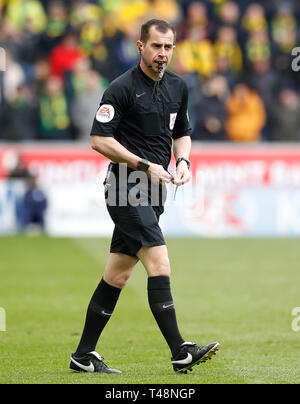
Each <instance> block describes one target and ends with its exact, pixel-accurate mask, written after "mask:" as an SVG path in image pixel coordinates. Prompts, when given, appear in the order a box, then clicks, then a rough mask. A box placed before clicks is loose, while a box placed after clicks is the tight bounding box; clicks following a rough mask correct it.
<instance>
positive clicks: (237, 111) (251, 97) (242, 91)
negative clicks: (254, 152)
mask: <svg viewBox="0 0 300 404" xmlns="http://www.w3.org/2000/svg"><path fill="white" fill-rule="evenodd" d="M226 107H227V113H228V118H227V120H226V124H225V127H226V130H227V134H228V137H229V139H230V140H232V141H234V142H257V141H259V140H260V139H261V131H262V129H263V127H264V125H265V123H266V112H265V107H264V105H263V102H262V100H261V98H260V97H259V95H258V94H257V93H256V91H254V90H251V89H250V88H249V87H248V86H247V85H246V84H244V83H238V84H237V85H236V86H235V87H234V89H233V92H232V94H231V96H230V97H229V98H228V100H227V103H226Z"/></svg>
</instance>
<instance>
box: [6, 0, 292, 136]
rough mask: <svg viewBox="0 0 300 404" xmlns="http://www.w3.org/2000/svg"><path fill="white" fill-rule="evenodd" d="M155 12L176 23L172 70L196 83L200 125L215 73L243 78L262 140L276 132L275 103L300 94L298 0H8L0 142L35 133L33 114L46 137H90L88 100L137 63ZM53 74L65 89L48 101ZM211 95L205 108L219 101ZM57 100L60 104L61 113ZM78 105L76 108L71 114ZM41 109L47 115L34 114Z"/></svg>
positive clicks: (193, 113)
mask: <svg viewBox="0 0 300 404" xmlns="http://www.w3.org/2000/svg"><path fill="white" fill-rule="evenodd" d="M152 17H155V18H163V19H167V20H169V21H170V22H172V23H173V24H174V25H175V26H176V30H177V43H176V49H175V52H174V58H173V63H172V66H170V69H171V70H172V69H173V71H175V72H177V73H179V74H180V75H182V76H183V77H184V79H185V81H186V83H187V85H188V88H189V94H190V98H189V101H190V104H189V113H190V119H191V123H192V125H193V126H195V125H196V121H199V117H198V115H199V113H200V114H201V112H199V111H200V109H199V105H201V102H202V101H203V99H205V98H206V97H207V96H208V94H207V85H206V83H207V82H209V83H210V78H212V77H214V76H215V75H217V76H223V77H224V78H225V80H226V82H227V86H228V88H229V90H230V91H231V90H232V89H233V88H234V87H235V85H236V83H237V82H243V83H245V84H247V85H248V86H249V87H250V88H252V89H254V90H255V91H256V93H257V94H258V96H259V98H260V100H262V102H263V104H264V111H265V114H266V117H267V118H266V124H265V126H264V128H263V131H262V135H261V136H259V138H260V139H261V140H272V139H275V138H276V137H277V135H275V134H274V136H273V132H274V131H275V129H276V125H275V124H274V123H275V121H276V120H275V116H274V105H273V104H274V99H277V95H278V91H279V89H280V88H282V87H283V86H286V85H287V84H288V85H291V87H292V88H294V91H296V93H297V94H298V95H299V91H300V74H299V72H294V71H293V70H292V69H291V58H292V55H291V50H292V49H293V48H294V47H297V44H298V43H299V40H300V24H299V21H300V1H298V0H262V1H259V2H258V1H254V0H239V1H237V0H180V1H179V0H165V1H162V0H130V1H128V0H114V1H111V0H66V1H63V0H40V1H39V0H11V1H10V0H0V48H5V50H6V52H7V69H6V72H5V73H4V75H2V76H3V77H2V79H1V78H0V84H1V80H2V85H1V86H2V88H1V89H0V139H2V140H25V139H33V138H35V137H36V134H35V132H36V130H35V129H34V125H33V126H32V124H31V123H30V122H32V120H35V122H39V126H40V129H39V131H40V134H39V137H40V138H42V139H45V138H46V139H53V140H54V139H66V140H67V139H69V140H75V139H76V136H77V133H78V139H84V138H85V135H84V133H85V132H86V131H87V127H88V125H87V120H88V119H87V118H86V119H82V123H80V122H79V120H78V119H77V118H76V117H77V116H79V115H80V116H84V117H87V109H86V108H85V103H84V99H85V97H86V98H87V97H90V103H89V105H90V106H91V105H93V104H94V100H96V93H97V92H98V94H99V99H100V97H101V93H102V91H103V88H104V87H106V84H108V83H109V82H111V81H112V80H113V79H115V78H116V77H117V76H118V75H120V74H121V73H122V72H124V71H125V70H127V69H128V68H130V67H131V66H133V65H135V64H137V63H138V62H139V57H138V55H137V52H136V40H137V39H138V37H139V35H140V32H139V29H140V25H141V23H142V22H143V21H145V20H147V19H149V18H152ZM0 50H1V49H0ZM82 59H83V62H82V63H83V64H82V65H81V66H83V65H84V64H85V63H86V62H88V68H87V71H88V72H91V77H90V78H88V79H87V78H86V71H83V70H81V68H82V67H81V68H80V67H79V66H80V63H78V62H79V61H81V60H82ZM96 72H97V73H98V77H100V79H99V80H100V81H99V80H98V79H96V76H97V73H96ZM50 76H57V77H59V78H60V80H61V81H62V83H61V85H60V86H61V87H62V90H61V91H60V95H58V93H57V94H56V96H55V97H54V96H53V95H52V96H51V97H50V98H49V93H48V90H47V91H45V88H47V87H48V84H49V82H51V81H52V78H51V79H50ZM99 82H100V88H99ZM46 83H48V84H46ZM87 83H88V84H87ZM92 83H94V84H92ZM93 85H94V86H95V88H93V87H92V86H93ZM50 87H52V85H50ZM54 87H55V85H54ZM1 91H2V93H1ZM53 97H54V98H53ZM208 98H209V99H210V100H209V103H208V104H207V105H204V106H203V110H205V108H206V107H207V109H209V105H211V104H212V98H213V97H208ZM215 98H216V99H215V100H214V102H215V103H216V105H217V100H218V101H219V106H218V107H217V106H216V108H221V100H220V98H218V97H215ZM54 99H55V102H54V101H53V100H54ZM99 99H98V101H97V103H98V102H99ZM45 105H47V108H45ZM54 105H56V106H57V105H61V106H62V108H61V110H60V112H59V111H58V109H57V107H55V106H54ZM71 105H72V111H77V113H76V114H75V113H74V112H72V114H71V115H70V112H69V108H70V106H71ZM80 108H83V111H86V113H85V114H82V115H81V114H80ZM92 109H93V108H91V110H92ZM37 110H39V111H42V116H41V117H40V119H36V118H33V116H34V114H35V111H37ZM91 110H89V111H91ZM90 113H91V112H90ZM218 114H219V115H221V112H220V110H219V109H218ZM12 117H14V119H11V118H12ZM16 117H18V118H17V119H15V118H16ZM58 117H59V118H58ZM62 117H64V118H62ZM18 121H21V122H23V125H22V129H23V131H22V133H21V132H20V126H21V124H20V123H19V122H18ZM49 122H51V124H49ZM55 122H56V123H55ZM57 122H59V123H57ZM198 123H199V122H198ZM198 123H197V125H198ZM74 126H75V127H76V129H77V131H78V132H76V131H74ZM30 127H32V129H30ZM50 128H51V129H50ZM194 135H195V136H196V137H197V135H196V132H194ZM199 136H201V137H203V136H204V135H203V132H201V133H199V134H198V137H199ZM222 136H223V135H222ZM208 138H209V136H208ZM214 138H217V136H215V137H214Z"/></svg>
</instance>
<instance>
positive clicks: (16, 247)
mask: <svg viewBox="0 0 300 404" xmlns="http://www.w3.org/2000/svg"><path fill="white" fill-rule="evenodd" d="M299 243H300V241H299V240H296V239H285V240H281V239H267V240H263V239H217V240H212V239H168V248H169V255H170V260H171V265H172V278H171V279H172V290H173V298H174V301H175V305H176V310H177V317H178V323H179V328H180V330H181V333H182V335H183V337H184V338H185V339H186V340H187V341H194V342H198V343H199V344H206V343H208V342H211V341H215V340H218V341H219V342H220V345H221V349H220V351H219V352H218V354H217V355H216V356H215V357H214V358H213V360H212V361H209V362H207V363H205V364H201V365H199V366H196V367H195V368H194V370H193V372H190V373H189V374H187V375H176V374H175V373H174V372H173V370H172V368H171V365H170V353H169V350H168V348H167V345H166V343H165V341H164V340H163V338H162V336H161V334H160V332H159V331H158V328H157V326H156V323H155V321H154V319H153V317H152V315H151V312H150V309H149V308H148V303H147V294H146V285H147V276H146V272H145V270H144V268H143V267H142V265H141V264H138V265H137V267H136V269H135V272H134V274H133V275H132V278H131V279H130V280H129V282H128V285H127V286H126V288H125V289H124V291H123V292H122V294H121V297H120V300H119V302H118V305H117V307H116V310H115V313H114V315H113V317H112V319H111V320H110V322H109V323H108V325H107V327H106V329H105V330H104V332H103V334H102V337H101V339H100V341H99V344H98V346H97V350H98V352H99V353H100V354H101V355H102V356H104V358H105V361H106V362H107V363H108V364H109V365H110V366H111V367H114V368H117V369H120V370H122V371H123V374H122V375H111V376H110V375H103V374H100V375H99V374H76V373H72V372H70V371H69V370H68V364H69V357H70V354H71V352H72V351H74V350H75V348H76V346H77V343H78V341H79V338H80V335H81V331H82V327H83V322H84V317H85V312H86V308H87V305H88V302H89V299H90V297H91V294H92V293H93V291H94V289H95V287H96V286H97V284H98V282H99V280H100V278H101V276H102V273H103V269H104V266H105V263H106V259H107V255H108V249H109V240H108V239H55V238H48V237H46V236H40V237H25V236H18V237H7V238H0V307H2V308H4V310H5V312H6V331H0V384H10V383H17V384H19V383H26V384H31V383H50V384H54V383H55V384H57V383H59V384H61V383H65V384H73V383H76V384H80V383H85V384H86V383H88V384H97V383H99V384H112V383H114V384H131V383H134V384H141V383H143V384H152V383H153V384H190V383H191V384H204V383H215V384H216V383H226V384H248V383H249V384H250V383H255V384H259V383H262V384H267V383H299V381H300V360H299V351H300V332H296V331H293V329H292V321H293V316H292V313H291V312H292V309H293V308H294V307H299V306H300V248H299Z"/></svg>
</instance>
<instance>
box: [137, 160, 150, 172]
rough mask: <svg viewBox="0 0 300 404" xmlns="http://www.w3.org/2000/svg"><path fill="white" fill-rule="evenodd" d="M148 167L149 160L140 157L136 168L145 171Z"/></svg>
mask: <svg viewBox="0 0 300 404" xmlns="http://www.w3.org/2000/svg"><path fill="white" fill-rule="evenodd" d="M149 167H150V164H149V161H148V160H145V159H142V160H141V161H140V162H139V163H138V165H137V170H138V171H144V172H146V171H147V170H148V168H149Z"/></svg>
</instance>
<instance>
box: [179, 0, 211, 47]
mask: <svg viewBox="0 0 300 404" xmlns="http://www.w3.org/2000/svg"><path fill="white" fill-rule="evenodd" d="M192 30H201V32H203V38H208V37H209V36H210V35H211V34H212V32H213V27H212V25H211V23H210V22H209V20H208V15H207V8H206V6H205V3H204V2H199V1H193V2H191V3H190V4H189V6H188V9H187V15H186V18H185V19H184V20H183V21H182V23H181V24H180V25H179V28H178V32H177V38H178V41H181V40H184V39H188V38H189V35H190V32H191V31H192Z"/></svg>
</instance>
